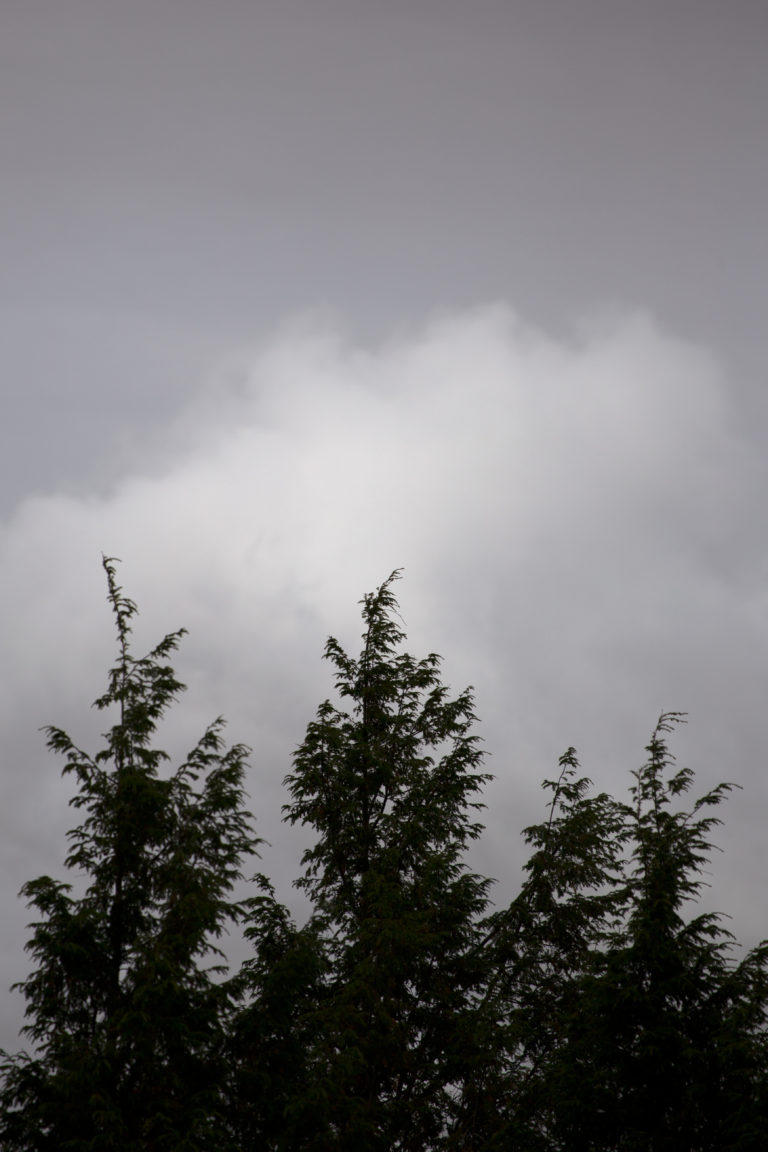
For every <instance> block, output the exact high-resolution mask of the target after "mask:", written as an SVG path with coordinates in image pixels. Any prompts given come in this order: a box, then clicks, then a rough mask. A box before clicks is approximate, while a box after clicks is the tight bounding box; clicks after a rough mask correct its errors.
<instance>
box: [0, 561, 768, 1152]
mask: <svg viewBox="0 0 768 1152" xmlns="http://www.w3.org/2000/svg"><path fill="white" fill-rule="evenodd" d="M104 564H105V569H106V572H107V579H108V588H109V601H110V604H111V606H112V610H113V613H114V616H115V620H116V623H117V633H118V643H119V656H118V661H117V663H116V665H115V667H114V668H113V669H112V671H111V673H110V678H109V683H108V688H107V692H106V693H105V695H104V696H103V697H101V698H100V699H99V700H98V701H97V702H96V704H97V707H98V708H100V709H105V710H106V709H111V710H116V711H117V718H116V721H115V723H114V724H113V726H112V727H111V728H110V729H109V731H108V732H107V734H106V736H105V741H106V743H105V746H104V748H103V749H102V750H101V751H100V752H98V753H97V754H96V755H95V756H93V757H90V756H88V755H87V754H86V753H85V752H82V751H81V750H80V749H78V748H77V747H76V746H75V745H74V744H73V743H72V741H71V740H70V739H69V737H68V736H67V735H66V734H65V733H64V732H62V731H61V730H59V729H55V728H50V729H48V745H49V747H50V748H51V749H52V750H54V751H56V752H58V753H61V754H62V755H63V756H64V757H65V768H64V771H65V772H67V773H71V774H72V775H73V776H74V778H75V780H76V783H77V793H76V795H75V797H74V799H73V801H72V803H73V805H74V806H75V807H76V808H78V809H81V810H82V812H83V820H82V823H81V824H80V825H79V826H78V827H77V828H75V829H74V830H73V831H72V832H71V833H70V850H69V855H68V856H67V859H66V864H67V867H68V868H69V869H70V870H71V871H72V872H73V873H75V874H76V877H77V879H76V880H75V882H74V885H73V886H70V885H68V884H65V883H63V882H61V881H58V880H54V879H51V878H50V877H41V878H39V879H37V880H34V881H32V882H30V883H29V884H27V885H25V887H24V890H23V892H24V895H25V896H26V898H27V900H28V901H29V903H30V906H31V907H33V908H34V909H35V912H36V917H37V919H36V921H35V923H34V924H33V925H32V935H31V939H30V942H29V944H28V949H29V951H30V954H31V956H32V957H33V960H34V964H35V967H34V970H33V972H32V973H31V975H30V976H29V977H28V978H27V979H26V980H25V981H23V982H22V984H21V985H20V986H19V987H20V988H21V990H22V992H23V993H24V995H25V997H26V1000H27V1019H28V1023H27V1027H26V1032H27V1035H28V1037H29V1039H30V1040H31V1042H32V1046H33V1047H32V1051H31V1053H22V1054H19V1055H17V1056H13V1057H10V1056H9V1057H6V1058H5V1063H4V1077H3V1081H2V1088H1V1089H0V1146H2V1148H3V1149H9V1150H10V1152H42V1150H46V1152H47V1150H54V1149H55V1150H57V1152H58V1150H59V1149H62V1150H66V1149H71V1150H74V1152H85V1150H91V1152H102V1150H104V1152H106V1150H107V1149H114V1150H118V1149H119V1150H126V1152H139V1150H142V1152H154V1150H162V1152H182V1150H184V1152H209V1150H210V1152H214V1150H215V1152H251V1150H258V1152H262V1150H263V1152H641V1150H642V1152H683V1150H684V1152H758V1150H763V1149H765V1148H766V1147H768V1046H767V1044H766V1035H767V1033H766V1013H767V1011H768V944H763V945H761V946H759V947H758V948H755V949H753V950H752V951H751V952H749V953H748V954H746V956H744V958H743V959H741V961H740V962H737V961H736V960H735V959H734V944H735V942H734V941H733V940H732V938H731V936H730V934H729V933H728V932H727V931H726V930H725V929H724V928H723V925H722V921H721V919H720V917H719V916H717V915H715V914H712V913H702V912H700V911H699V910H698V908H697V902H698V900H699V899H700V895H701V888H702V884H703V880H702V877H703V874H704V870H705V868H706V867H707V866H708V863H709V858H710V854H711V851H712V844H711V836H712V834H713V831H714V829H715V828H716V826H717V824H718V823H719V821H718V818H717V815H716V809H717V807H718V805H719V804H720V803H721V802H722V801H723V800H724V799H725V798H726V796H727V794H728V792H729V790H730V788H731V787H732V786H731V785H728V784H721V785H719V786H718V787H716V788H714V789H712V790H711V791H709V792H708V793H706V794H705V795H704V796H702V797H700V798H699V799H698V800H695V801H694V802H691V801H690V800H689V799H688V793H689V792H690V789H691V787H692V785H693V773H692V772H691V770H690V769H687V768H684V769H680V770H678V769H676V768H675V766H674V761H673V758H672V756H671V755H670V753H669V750H668V746H667V740H668V737H669V735H670V733H671V731H672V729H673V727H674V726H675V724H677V723H678V722H680V720H681V717H680V716H679V715H677V714H669V715H665V716H662V717H661V719H660V721H659V723H658V725H657V727H656V730H655V731H654V733H653V736H652V738H651V742H650V744H649V745H648V748H647V753H648V756H647V760H646V762H645V764H644V765H643V767H642V768H640V769H639V770H637V771H636V772H634V773H633V778H632V779H633V782H632V785H631V787H630V795H629V802H627V803H624V802H621V801H619V800H617V799H615V798H613V797H611V796H609V795H607V794H604V793H602V794H597V795H596V794H594V793H593V790H592V787H591V783H590V781H589V780H588V779H587V777H585V776H583V775H582V774H581V770H580V767H579V762H578V760H577V757H576V753H575V751H574V750H573V749H572V748H570V749H568V751H567V752H566V753H565V754H564V756H563V757H561V760H560V773H559V776H558V777H557V779H555V780H546V781H545V782H544V788H545V789H546V791H547V793H548V797H549V800H548V811H547V813H546V818H545V819H544V821H543V822H542V823H540V824H535V825H533V826H531V827H529V828H527V829H526V830H525V833H524V835H525V839H526V842H527V845H528V847H529V849H530V853H529V858H528V862H527V864H526V866H525V873H524V876H523V882H522V884H521V886H520V890H519V892H518V894H517V895H516V896H515V898H514V899H513V900H512V901H511V903H510V904H509V905H508V906H507V907H506V908H502V909H497V910H492V909H490V908H489V900H488V890H489V885H490V882H489V881H488V880H486V879H484V878H483V877H481V876H478V875H476V874H475V873H474V872H472V871H471V870H470V869H469V867H468V865H467V862H466V853H467V849H468V847H469V846H470V845H471V843H472V841H473V840H474V839H475V838H476V837H477V836H478V835H479V834H480V832H481V825H480V824H479V822H478V821H477V819H476V817H477V813H478V809H479V808H481V803H480V799H479V795H480V792H481V790H482V788H483V786H484V784H485V782H486V780H487V779H488V776H487V775H486V774H485V773H484V772H483V771H482V763H483V753H482V751H481V749H480V747H479V745H478V737H477V735H476V734H475V730H474V728H475V715H474V700H473V696H472V693H471V691H470V690H467V691H465V692H463V693H459V694H458V695H456V696H452V695H451V694H450V692H449V691H448V689H447V688H446V687H445V685H444V684H443V683H442V681H441V677H440V660H439V658H438V657H437V656H435V655H428V656H426V657H424V658H423V659H420V660H419V659H416V658H414V657H413V656H411V655H409V654H408V653H406V652H404V651H403V650H402V647H403V641H404V639H405V637H404V633H403V630H402V628H401V627H400V623H399V616H398V613H397V602H396V599H395V596H394V592H393V583H394V581H395V579H396V578H397V575H398V574H397V573H394V574H393V575H392V576H391V577H390V578H389V580H387V581H386V582H385V583H384V584H383V585H382V586H381V587H380V588H379V589H378V591H376V592H375V593H372V594H371V595H368V596H366V597H365V598H364V600H363V601H362V605H363V624H364V631H363V645H362V650H361V652H360V654H359V656H357V657H355V658H353V657H351V656H349V655H348V654H347V653H346V652H345V651H344V650H343V649H342V648H341V646H340V645H339V644H338V643H337V641H335V640H334V639H329V640H328V642H327V645H326V649H325V657H326V659H328V660H329V661H330V662H331V664H332V665H333V668H334V670H335V685H336V692H337V697H336V701H335V702H331V701H329V700H326V701H325V702H324V703H323V704H322V705H321V706H320V708H319V709H318V711H317V715H316V717H315V719H314V721H313V722H312V723H310V725H309V726H308V728H307V732H306V735H305V738H304V740H303V742H302V744H301V745H300V747H299V748H298V750H297V752H296V754H295V756H294V760H293V770H292V771H291V773H290V774H289V775H288V776H287V778H286V781H285V783H286V786H287V788H288V793H289V801H288V803H287V804H286V805H285V818H286V819H287V820H288V821H289V822H291V823H293V824H301V825H305V826H306V827H307V829H308V832H309V844H308V847H307V849H306V851H305V852H304V856H303V861H302V863H303V869H304V871H303V874H302V875H301V877H300V879H299V880H298V881H297V884H298V886H299V888H300V889H301V890H302V892H303V894H304V896H305V897H306V899H307V900H308V903H309V913H308V916H307V918H306V923H304V924H303V925H301V926H299V925H297V924H296V923H295V922H294V920H293V919H292V918H291V916H290V915H289V912H288V910H287V909H286V908H285V907H283V905H282V904H281V903H280V902H279V900H278V899H277V897H276V895H275V892H274V890H273V888H272V885H271V884H270V881H269V880H268V879H267V878H266V877H265V876H262V875H258V876H256V877H255V878H254V880H253V884H254V888H253V890H252V892H253V894H252V895H251V896H250V897H249V898H247V899H245V900H242V901H241V902H240V903H234V902H233V900H232V895H231V893H232V886H233V884H234V883H235V881H236V880H237V879H238V878H239V877H240V874H241V871H242V869H243V861H244V859H245V858H246V857H248V856H251V855H254V854H255V852H256V849H257V847H258V843H259V842H258V841H257V840H256V839H255V838H254V836H253V834H252V830H251V823H250V818H249V815H248V813H247V812H246V811H245V809H244V806H243V804H244V797H243V791H242V778H243V768H244V759H245V755H246V751H247V750H246V749H245V748H244V747H242V746H241V745H237V746H235V747H234V748H231V749H229V750H227V749H226V748H225V746H224V744H223V740H222V733H221V721H217V722H215V723H214V724H213V725H212V726H211V727H210V728H209V729H208V731H207V732H206V733H205V734H204V736H203V738H202V740H201V741H200V742H199V744H198V745H197V747H196V748H195V749H194V750H193V751H192V752H191V753H190V755H189V756H188V757H187V759H186V760H185V762H184V763H183V764H182V765H181V766H180V767H179V768H177V769H176V770H175V771H174V772H168V771H167V770H165V771H164V770H163V769H164V761H165V760H166V757H165V754H164V753H162V752H160V751H158V750H157V749H156V748H155V746H154V743H153V738H154V734H155V730H156V727H157V725H158V722H159V721H160V719H161V718H162V716H163V715H164V713H165V711H166V709H167V708H168V707H169V706H170V704H171V703H173V701H174V700H175V699H176V697H177V696H178V693H179V692H180V690H181V688H182V685H181V684H179V683H178V681H177V680H176V678H175V675H174V673H173V670H172V668H171V667H170V665H169V663H168V660H169V657H170V655H171V653H172V652H173V651H174V650H175V648H176V646H177V644H178V642H179V639H180V637H181V635H182V633H181V632H177V633H173V634H171V635H170V636H167V637H166V638H165V640H163V641H162V643H161V644H160V645H158V647H157V648H155V649H154V650H153V651H152V652H151V653H150V654H149V655H148V656H146V657H144V658H142V659H136V658H134V657H133V655H132V653H131V651H130V646H129V637H130V632H131V620H132V618H133V616H134V614H135V611H136V609H135V606H134V605H133V604H132V602H131V601H129V600H127V599H126V598H125V597H124V596H123V594H122V591H121V589H120V588H119V587H118V586H117V584H116V580H115V569H114V564H113V563H112V562H111V561H105V562H104ZM232 920H239V921H240V922H241V924H242V926H243V929H244V932H245V936H246V938H247V940H248V941H249V942H250V945H251V948H252V953H251V956H250V959H248V960H247V961H246V962H245V963H244V965H243V966H242V968H241V969H240V971H239V972H237V973H236V974H235V975H234V976H233V977H230V978H229V979H227V980H224V979H223V972H222V971H220V970H219V969H218V968H217V965H216V942H217V940H218V938H219V937H220V935H221V933H222V932H223V931H224V930H225V928H226V925H227V923H228V922H229V921H232ZM219 959H221V957H220V956H219Z"/></svg>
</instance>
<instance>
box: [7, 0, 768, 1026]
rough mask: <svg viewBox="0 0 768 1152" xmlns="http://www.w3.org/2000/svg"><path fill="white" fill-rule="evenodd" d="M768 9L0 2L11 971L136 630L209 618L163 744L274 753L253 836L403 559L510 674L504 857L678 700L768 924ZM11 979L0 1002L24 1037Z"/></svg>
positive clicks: (720, 879) (459, 640)
mask: <svg viewBox="0 0 768 1152" xmlns="http://www.w3.org/2000/svg"><path fill="white" fill-rule="evenodd" d="M767 50H768V10H766V7H765V4H764V2H763V0H730V3H729V4H727V5H726V4H723V3H721V2H720V0H663V2H662V0H658V2H657V0H644V2H643V3H633V2H630V0H474V2H473V3H472V4H471V5H468V4H467V3H466V2H463V0H462V2H461V3H459V2H458V0H408V2H407V3H405V2H402V3H401V2H399V0H387V2H386V3H385V2H383V0H216V2H215V3H214V2H213V0H131V3H122V2H120V0H3V2H2V4H0V155H2V166H3V179H2V182H1V183H0V267H2V277H0V293H2V308H1V309H0V389H1V392H0V395H1V397H2V418H1V419H0V468H1V469H2V480H3V483H2V487H1V488H0V630H1V633H2V650H3V655H4V676H3V678H2V682H1V683H0V719H1V720H2V729H1V731H2V736H1V739H2V764H3V767H2V778H1V785H2V794H1V796H0V800H1V807H0V824H1V825H2V840H1V841H0V850H1V852H2V876H1V877H0V879H1V884H0V915H1V918H2V923H3V925H4V930H3V933H2V940H1V941H0V984H2V985H7V984H10V982H11V981H12V980H14V979H18V978H21V977H23V976H24V975H25V974H26V973H27V971H28V961H27V959H26V958H25V957H24V954H23V944H24V941H25V939H26V933H25V929H24V925H25V924H26V922H27V919H28V913H27V912H26V911H25V909H24V907H23V905H22V903H21V902H20V901H19V900H18V899H17V897H16V893H17V891H18V889H19V887H20V886H21V884H22V883H23V882H24V881H25V880H27V879H30V878H32V877H33V876H35V875H38V874H39V873H41V872H45V871H50V872H54V873H56V874H58V870H59V867H60V861H61V859H62V857H63V855H64V852H65V838H64V833H65V830H66V828H67V827H69V826H71V824H72V823H73V821H74V817H75V814H74V813H73V812H72V811H71V810H70V809H69V808H68V807H67V799H68V797H69V795H70V794H71V789H70V784H69V782H68V781H67V782H62V781H61V780H60V776H59V773H60V767H61V765H60V764H59V763H57V762H56V761H55V760H54V759H53V758H52V757H51V756H49V755H48V754H47V753H46V751H45V748H44V737H43V736H42V735H41V733H40V732H39V731H38V729H39V728H40V726H41V725H43V724H47V723H53V724H57V725H61V726H64V727H66V728H67V729H68V730H69V731H70V733H71V735H72V736H73V738H75V739H76V740H77V741H80V742H82V743H83V744H86V745H88V746H90V747H92V746H93V745H94V741H95V737H96V734H97V733H98V731H99V723H98V717H97V716H95V715H94V714H93V713H92V712H91V710H90V708H89V705H90V702H91V701H92V700H93V699H94V697H95V696H97V695H98V694H100V693H101V691H102V690H103V686H104V680H105V674H106V670H107V668H108V666H109V664H110V662H111V660H112V659H113V655H114V647H113V630H112V623H111V620H110V617H109V613H108V609H107V606H106V604H105V601H104V592H105V588H104V579H103V572H102V570H101V567H100V555H101V553H102V552H106V553H107V554H111V555H116V556H119V557H121V558H122V560H123V563H122V565H121V569H120V573H121V580H122V582H123V583H124V586H125V589H126V592H127V593H128V594H129V595H131V596H132V597H133V598H134V599H136V600H137V601H138V602H139V606H140V609H141V612H142V615H141V619H140V622H139V625H138V627H137V630H136V644H137V647H142V646H144V647H149V646H150V645H152V644H153V643H155V642H156V641H157V640H158V639H159V638H160V637H161V636H162V635H163V634H165V633H166V632H168V631H170V630H172V629H175V628H177V627H180V626H186V627H187V628H188V629H189V632H190V634H189V636H188V637H187V638H186V639H185V640H184V643H183V647H182V650H181V654H180V658H179V664H178V666H179V671H180V673H181V675H182V677H183V678H184V679H185V680H186V682H187V683H188V685H189V690H188V692H187V693H186V695H185V697H184V699H183V701H182V703H181V704H180V705H179V706H178V707H177V709H176V710H175V712H174V713H173V715H172V717H171V718H170V719H169V723H168V724H167V726H166V728H165V729H164V732H163V737H164V739H166V740H167V743H168V745H169V747H170V748H171V750H173V751H174V752H179V753H180V752H183V751H184V750H186V749H187V748H188V747H189V746H190V745H191V744H192V743H193V742H194V740H195V739H196V738H197V736H198V735H199V733H200V731H201V730H202V728H203V727H204V726H205V724H206V723H208V722H209V721H210V720H211V719H213V717H214V716H216V715H217V714H219V713H223V714H224V715H225V716H226V717H227V719H228V721H229V729H228V731H229V735H230V736H231V738H232V739H233V740H238V741H244V742H246V743H248V744H250V745H252V747H253V750H254V751H253V757H252V770H251V774H250V778H249V784H250V790H251V799H252V807H253V809H254V811H255V813H256V815H257V817H258V819H259V824H258V830H259V832H260V833H261V834H262V835H263V836H265V837H266V838H267V839H268V840H270V841H271V842H272V847H271V848H269V849H266V850H265V855H264V860H263V867H264V870H265V871H267V872H270V873H271V874H272V875H273V876H274V877H275V879H276V880H277V882H278V885H279V888H280V892H281V895H283V896H284V897H285V898H286V899H291V900H293V899H294V896H293V895H292V892H291V879H292V878H293V877H294V876H295V875H296V874H297V870H298V864H297V860H298V855H299V854H300V850H301V847H302V843H303V841H302V838H301V835H300V834H298V833H297V832H295V831H291V832H290V833H289V832H288V831H286V830H282V829H281V827H280V824H279V809H280V804H281V803H282V802H283V801H284V799H285V796H284V794H283V792H282V789H281V781H282V779H283V777H284V775H285V774H286V772H287V771H288V770H289V768H290V757H291V753H292V751H293V749H294V748H295V747H296V745H297V744H298V743H299V742H300V740H301V738H302V735H303V731H304V728H305V726H306V724H307V722H308V721H309V720H310V719H311V718H312V716H313V714H314V711H315V708H316V706H317V704H318V703H319V701H320V700H321V699H322V698H323V697H324V696H325V695H326V694H327V693H329V692H330V689H331V684H330V677H329V669H328V668H327V666H324V665H323V664H322V662H321V659H320V656H321V653H322V648H323V644H324V641H325V638H326V636H327V634H328V633H329V632H332V633H333V634H335V635H337V636H338V637H339V638H340V639H341V640H342V641H343V642H344V643H346V644H348V645H349V646H351V647H353V648H354V646H355V644H356V643H357V638H358V635H359V631H360V621H359V609H358V607H357V601H358V600H359V598H360V596H361V595H362V594H363V593H364V592H366V591H369V590H371V589H372V588H374V587H375V586H376V585H377V584H379V583H380V582H381V581H382V580H383V579H384V578H385V577H386V576H387V575H388V574H389V572H390V571H391V570H392V569H393V568H395V567H402V568H403V569H404V579H403V581H402V583H401V584H400V585H398V594H399V598H400V601H401V606H402V611H403V615H404V617H405V619H406V622H407V625H408V631H409V646H410V648H411V649H412V650H413V651H414V652H415V654H416V655H422V654H424V653H425V652H426V651H429V650H436V651H438V652H440V653H441V654H442V655H443V656H444V659H445V665H444V671H445V677H446V679H447V680H448V681H449V682H450V683H451V684H452V685H453V686H454V687H455V688H456V690H460V689H461V688H463V687H464V686H465V684H466V683H472V684H474V685H475V687H476V690H477V707H478V713H479V715H480V717H481V721H482V723H481V728H480V731H481V734H482V735H483V737H484V739H485V742H486V747H487V749H488V752H489V753H490V759H489V761H488V767H489V769H490V770H491V771H492V772H493V773H494V774H495V776H496V780H495V782H494V784H493V785H492V786H491V788H490V789H489V792H488V797H487V799H488V802H489V811H488V813H487V816H488V832H487V835H486V837H485V838H484V840H483V842H482V843H481V845H479V847H478V849H477V852H476V853H475V856H474V858H473V863H475V864H476V865H477V866H478V867H480V868H481V869H483V870H485V871H486V872H487V873H488V874H491V875H493V876H496V877H498V878H499V880H500V885H499V899H502V898H503V897H504V895H506V896H509V895H512V894H513V893H514V891H515V890H516V887H517V884H518V882H519V869H520V866H521V864H522V862H523V859H524V856H523V853H522V850H521V844H520V830H521V829H522V827H523V826H524V825H526V824H528V823H530V822H532V821H534V820H537V819H538V818H539V817H540V815H541V813H542V811H543V808H542V805H543V801H544V797H543V795H542V793H541V791H540V788H539V784H540V781H541V779H542V777H543V776H545V775H547V774H551V773H553V772H554V771H555V767H556V762H557V757H558V756H559V755H560V753H561V752H563V751H564V750H565V748H567V747H568V746H569V745H571V744H574V745H576V747H577V749H578V751H579V753H580V756H581V760H582V765H583V768H584V770H585V772H586V773H588V774H589V775H591V776H592V777H593V778H594V779H595V780H596V782H597V783H598V785H599V786H600V787H607V788H610V789H611V790H614V791H615V792H616V793H617V794H619V795H624V794H625V790H626V787H627V785H628V783H629V773H630V771H631V770H632V769H633V768H635V767H637V766H638V765H639V764H640V763H642V761H643V758H644V753H643V749H644V745H645V743H646V741H647V739H648V737H649V736H650V733H651V731H652V729H653V726H654V724H655V721H656V719H657V717H658V715H659V713H660V712H661V711H662V710H666V709H679V710H684V711H687V712H688V713H689V724H688V726H687V727H686V728H685V729H684V730H683V731H681V732H680V733H679V735H678V736H676V737H675V739H674V742H673V749H674V750H675V751H676V752H677V753H678V757H679V760H680V762H681V763H683V764H688V765H690V766H691V767H693V768H694V769H695V770H696V772H697V780H698V783H699V786H700V788H701V789H704V788H705V787H707V786H709V785H711V784H713V783H715V782H717V781H718V780H720V779H729V780H733V781H735V782H737V783H738V784H740V785H741V786H742V788H743V791H740V792H737V793H736V794H735V795H734V796H733V797H732V798H731V800H730V801H729V803H728V805H727V807H726V809H725V810H724V811H723V813H722V815H723V816H724V817H725V820H726V824H725V826H724V828H722V829H721V830H720V832H719V834H718V842H719V843H720V844H721V845H722V846H723V847H724V849H725V853H724V854H723V855H722V856H721V855H719V854H718V855H717V856H716V858H715V860H714V875H713V876H712V877H711V880H712V884H713V888H712V892H711V897H710V898H711V900H712V902H713V904H714V905H715V906H717V907H719V908H721V909H722V910H724V911H726V912H728V913H730V914H732V915H733V921H732V923H731V927H732V928H733V929H734V931H736V932H737V933H738V934H739V936H740V937H741V938H743V939H744V940H745V941H747V942H748V943H753V942H755V941H756V940H757V939H759V938H760V937H762V936H764V935H768V899H767V898H766V896H765V890H766V888H765V873H766V867H768V847H767V846H766V843H765V841H764V833H763V829H764V825H765V819H766V814H767V813H768V776H767V774H766V771H765V765H764V749H765V748H766V746H767V744H768V742H767V741H766V712H765V705H764V697H765V691H766V684H767V683H768V667H767V664H768V616H767V615H766V610H767V609H768V579H767V578H768V548H767V547H766V537H765V531H764V526H765V510H764V509H765V502H766V465H765V457H766V445H767V444H768V405H767V404H766V388H765V381H764V370H765V355H764V331H765V317H764V312H765V301H766V299H768V283H767V281H768V141H767V140H766V134H767V133H768V129H767V128H766V125H767V124H768V69H766V67H765V61H766V58H767V57H766V51H767ZM20 1011H21V1002H20V1000H19V998H18V997H17V996H12V995H10V994H8V995H7V996H0V1043H4V1044H6V1045H9V1046H11V1047H14V1046H15V1043H16V1041H15V1033H16V1028H17V1026H18V1023H19V1018H20Z"/></svg>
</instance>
